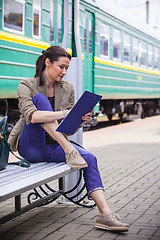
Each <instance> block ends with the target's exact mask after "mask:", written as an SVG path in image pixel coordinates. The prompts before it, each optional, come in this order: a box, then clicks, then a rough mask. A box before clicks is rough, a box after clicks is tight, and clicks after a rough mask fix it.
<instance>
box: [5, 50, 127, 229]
mask: <svg viewBox="0 0 160 240" xmlns="http://www.w3.org/2000/svg"><path fill="white" fill-rule="evenodd" d="M70 60H71V56H70V55H69V54H68V53H67V52H66V51H65V50H64V49H63V48H61V47H59V46H51V47H49V48H48V49H47V50H46V51H43V54H42V55H41V56H40V57H39V58H38V60H37V62H36V74H35V77H34V78H33V79H26V80H23V81H22V82H21V83H20V84H19V86H18V100H19V109H20V111H21V113H22V116H21V118H20V120H19V121H18V122H17V124H16V125H15V127H14V128H13V130H12V132H11V134H10V136H9V143H10V145H11V149H12V150H14V151H16V150H17V149H18V151H19V153H20V155H21V156H22V157H24V158H25V159H27V160H29V161H30V162H32V163H35V162H41V161H47V162H62V161H63V162H64V161H67V163H68V164H70V166H71V167H73V168H82V169H83V173H84V181H85V185H86V189H87V192H88V196H89V197H91V198H92V199H93V200H94V201H95V203H96V205H97V207H98V209H99V215H98V217H97V219H96V227H97V228H102V229H106V230H114V231H115V230H116V231H128V225H127V224H125V223H121V222H120V221H119V220H118V219H117V217H116V216H115V214H113V213H112V212H111V210H110V209H109V207H108V205H107V202H106V199H105V194H104V187H103V185H102V181H101V177H100V174H99V171H98V168H97V160H96V158H95V156H94V155H93V154H91V153H90V152H88V151H86V150H84V149H83V148H81V147H79V146H77V145H74V144H71V143H70V141H69V140H68V139H67V137H66V136H65V135H63V134H62V133H60V132H57V131H55V129H56V128H57V126H58V124H59V122H60V121H61V120H62V119H63V118H64V117H65V116H66V115H67V113H68V111H70V110H71V108H72V107H73V106H74V89H73V86H72V84H71V83H69V82H67V81H63V80H62V79H63V77H64V76H65V75H66V72H67V69H68V67H69V63H70ZM91 116H92V112H90V113H87V114H86V115H85V116H83V117H82V119H83V124H85V123H87V122H89V121H90V120H91ZM83 124H82V125H83Z"/></svg>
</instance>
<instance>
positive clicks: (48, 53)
mask: <svg viewBox="0 0 160 240" xmlns="http://www.w3.org/2000/svg"><path fill="white" fill-rule="evenodd" d="M59 57H67V58H69V60H71V55H70V54H69V53H67V52H66V51H65V50H64V49H63V48H62V47H60V46H51V47H49V48H47V49H46V50H44V51H42V55H40V56H39V57H38V59H37V61H36V73H35V75H34V77H39V79H40V86H42V85H43V78H42V73H43V71H44V69H45V67H46V65H45V60H46V58H49V60H50V62H51V63H53V62H55V61H58V60H59Z"/></svg>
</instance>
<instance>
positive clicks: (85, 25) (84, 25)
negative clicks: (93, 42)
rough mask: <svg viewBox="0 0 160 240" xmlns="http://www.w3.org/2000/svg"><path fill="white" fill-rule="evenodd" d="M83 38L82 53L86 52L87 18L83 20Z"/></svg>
mask: <svg viewBox="0 0 160 240" xmlns="http://www.w3.org/2000/svg"><path fill="white" fill-rule="evenodd" d="M83 37H84V43H83V51H84V52H86V50H87V18H84V21H83Z"/></svg>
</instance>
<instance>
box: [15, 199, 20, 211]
mask: <svg viewBox="0 0 160 240" xmlns="http://www.w3.org/2000/svg"><path fill="white" fill-rule="evenodd" d="M20 210H21V195H18V196H15V211H16V212H18V211H20Z"/></svg>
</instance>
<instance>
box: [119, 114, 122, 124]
mask: <svg viewBox="0 0 160 240" xmlns="http://www.w3.org/2000/svg"><path fill="white" fill-rule="evenodd" d="M122 120H123V113H119V121H120V122H122Z"/></svg>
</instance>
